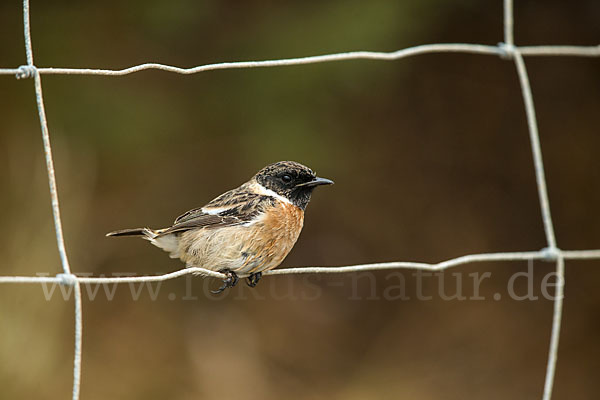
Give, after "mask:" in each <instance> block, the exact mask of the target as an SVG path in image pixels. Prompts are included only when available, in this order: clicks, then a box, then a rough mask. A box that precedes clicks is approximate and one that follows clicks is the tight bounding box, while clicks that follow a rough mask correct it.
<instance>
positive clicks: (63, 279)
mask: <svg viewBox="0 0 600 400" xmlns="http://www.w3.org/2000/svg"><path fill="white" fill-rule="evenodd" d="M56 277H57V278H58V280H59V283H60V284H61V285H65V286H75V285H76V284H77V276H75V275H73V274H57V275H56Z"/></svg>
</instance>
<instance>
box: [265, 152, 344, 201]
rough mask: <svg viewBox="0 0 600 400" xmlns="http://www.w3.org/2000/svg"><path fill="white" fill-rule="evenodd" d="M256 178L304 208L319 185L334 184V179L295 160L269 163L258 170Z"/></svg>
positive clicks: (268, 187) (267, 187) (266, 186)
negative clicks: (320, 174) (320, 175)
mask: <svg viewBox="0 0 600 400" xmlns="http://www.w3.org/2000/svg"><path fill="white" fill-rule="evenodd" d="M254 179H256V181H257V182H258V183H259V184H260V185H261V186H262V187H264V188H265V189H267V190H271V191H273V192H275V193H276V194H278V195H279V196H282V197H285V198H286V199H288V200H289V201H291V202H292V204H294V205H296V206H298V207H300V208H301V209H303V210H304V209H305V208H306V206H307V205H308V202H309V201H310V196H311V194H312V191H313V190H314V189H315V188H316V187H317V186H320V185H331V184H333V181H332V180H329V179H326V178H319V177H318V176H317V175H316V174H315V173H314V172H313V170H311V169H310V168H308V167H307V166H304V165H302V164H300V163H297V162H295V161H279V162H276V163H273V164H269V165H267V166H266V167H264V168H263V169H261V170H260V171H258V173H257V174H256V175H255V176H254Z"/></svg>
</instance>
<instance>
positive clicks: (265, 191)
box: [256, 182, 292, 204]
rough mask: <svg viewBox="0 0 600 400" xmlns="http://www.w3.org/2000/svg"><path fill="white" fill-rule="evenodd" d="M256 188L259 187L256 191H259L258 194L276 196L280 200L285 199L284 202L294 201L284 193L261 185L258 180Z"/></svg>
mask: <svg viewBox="0 0 600 400" xmlns="http://www.w3.org/2000/svg"><path fill="white" fill-rule="evenodd" d="M256 189H257V190H256V193H258V194H262V195H264V196H271V197H275V198H276V199H277V200H279V201H283V202H284V203H288V204H292V202H291V201H290V200H289V199H288V198H286V197H283V196H282V195H280V194H277V193H275V192H274V191H272V190H271V189H267V188H266V187H264V186H263V185H261V184H260V183H258V182H257V183H256Z"/></svg>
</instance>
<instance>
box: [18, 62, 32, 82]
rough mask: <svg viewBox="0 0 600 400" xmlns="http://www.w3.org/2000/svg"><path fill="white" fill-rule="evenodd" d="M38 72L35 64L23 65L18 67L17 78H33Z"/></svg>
mask: <svg viewBox="0 0 600 400" xmlns="http://www.w3.org/2000/svg"><path fill="white" fill-rule="evenodd" d="M36 72H37V68H36V67H35V65H21V66H20V67H19V68H18V71H17V74H16V78H17V79H27V78H33V77H34V76H35V74H36Z"/></svg>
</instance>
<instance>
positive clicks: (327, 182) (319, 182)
mask: <svg viewBox="0 0 600 400" xmlns="http://www.w3.org/2000/svg"><path fill="white" fill-rule="evenodd" d="M320 185H333V181H332V180H331V179H327V178H319V177H318V176H317V177H315V178H314V179H313V180H312V181H309V182H304V183H301V184H299V185H296V187H315V186H320Z"/></svg>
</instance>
